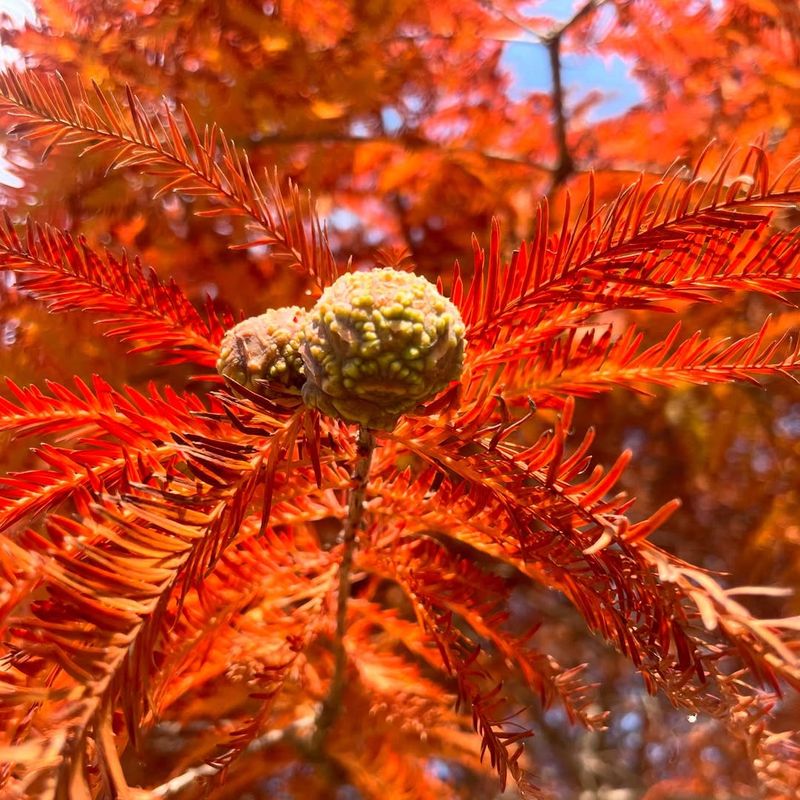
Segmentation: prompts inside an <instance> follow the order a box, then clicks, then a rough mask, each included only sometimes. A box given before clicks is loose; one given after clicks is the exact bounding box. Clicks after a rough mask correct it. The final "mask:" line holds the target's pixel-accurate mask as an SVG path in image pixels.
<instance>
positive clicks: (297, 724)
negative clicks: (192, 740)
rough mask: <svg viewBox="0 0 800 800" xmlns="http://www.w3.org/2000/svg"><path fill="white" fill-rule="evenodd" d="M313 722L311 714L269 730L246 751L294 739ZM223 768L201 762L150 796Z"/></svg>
mask: <svg viewBox="0 0 800 800" xmlns="http://www.w3.org/2000/svg"><path fill="white" fill-rule="evenodd" d="M313 722H314V717H313V716H310V715H309V716H307V717H300V719H296V720H295V721H294V722H292V723H291V724H289V725H287V726H286V727H285V728H276V729H275V730H271V731H267V732H266V733H265V734H263V735H262V736H259V737H258V738H257V739H253V741H252V742H250V744H248V745H247V747H246V748H245V752H246V753H259V752H261V751H262V750H266V749H267V748H269V747H272V746H273V745H276V744H279V743H280V742H282V741H284V740H286V739H293V738H294V737H295V736H296V734H297V733H298V732H302V731H303V730H305V729H306V728H309V727H310V726H311V725H312V724H313ZM222 769H224V765H222V764H199V765H198V766H196V767H190V768H189V769H187V770H186V772H182V773H181V774H180V775H176V776H175V777H174V778H170V779H169V780H168V781H167V782H166V783H162V784H161V786H157V787H156V788H155V789H151V790H150V796H151V797H171V796H172V795H174V794H178V793H179V792H181V791H182V790H183V789H185V788H186V787H187V786H191V784H193V783H194V782H195V781H198V780H201V779H202V778H210V777H212V776H214V775H216V774H217V773H218V772H220V771H221V770H222Z"/></svg>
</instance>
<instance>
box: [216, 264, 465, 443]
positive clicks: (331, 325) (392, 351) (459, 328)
mask: <svg viewBox="0 0 800 800" xmlns="http://www.w3.org/2000/svg"><path fill="white" fill-rule="evenodd" d="M464 348H465V340H464V324H463V322H462V321H461V316H460V314H459V312H458V309H457V308H456V307H455V306H454V305H453V304H452V303H451V302H450V301H449V300H447V299H446V298H445V297H443V296H442V295H441V294H439V292H438V291H437V289H436V287H435V286H433V284H431V283H430V282H429V281H427V280H426V279H425V278H423V277H421V276H418V275H414V274H412V273H408V272H399V271H397V270H394V269H388V268H386V269H376V270H372V271H371V272H353V273H348V274H345V275H343V276H341V277H340V278H339V279H338V280H336V281H335V282H334V283H333V284H332V285H331V286H329V287H328V288H327V289H325V291H324V292H323V294H322V296H321V297H320V298H319V300H318V301H317V304H316V305H315V306H314V308H312V309H311V310H310V311H308V312H304V311H302V310H301V309H299V308H294V307H293V308H287V309H275V310H271V311H268V312H267V313H266V314H262V315H261V316H258V317H251V318H250V319H247V320H245V321H244V322H241V323H239V325H237V326H236V327H235V328H232V329H231V330H230V331H228V333H227V334H226V336H225V338H224V340H223V342H222V347H221V351H220V358H219V361H218V364H217V368H218V370H219V372H220V373H221V374H223V375H226V376H228V377H230V378H232V379H233V380H235V381H237V382H238V383H241V384H243V385H245V386H247V387H248V388H251V389H254V390H256V391H259V390H260V388H263V387H265V386H268V383H264V382H272V383H276V382H278V383H281V384H282V385H283V386H284V387H285V388H287V389H289V390H291V391H300V392H301V393H302V397H303V401H304V402H305V403H306V405H308V406H311V407H313V408H318V409H319V410H320V411H322V412H323V413H325V414H328V415H329V416H332V417H336V418H338V419H341V420H344V421H345V422H350V423H358V424H360V425H363V426H364V427H367V428H372V429H379V430H391V429H392V428H393V427H394V426H395V424H396V423H397V420H398V418H399V417H400V416H401V415H402V414H404V413H407V412H409V411H412V410H413V409H415V408H416V407H417V406H419V404H420V403H422V402H424V401H425V400H427V399H429V398H431V397H433V396H434V395H436V394H437V393H438V392H440V391H441V390H442V389H444V388H445V386H447V385H448V384H449V383H450V382H451V381H454V380H458V378H459V377H460V376H461V371H462V367H463V363H464Z"/></svg>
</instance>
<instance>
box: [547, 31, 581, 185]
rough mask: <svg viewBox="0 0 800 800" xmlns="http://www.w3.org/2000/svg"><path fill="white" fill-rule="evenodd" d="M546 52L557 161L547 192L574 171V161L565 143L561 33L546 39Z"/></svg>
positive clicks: (565, 126)
mask: <svg viewBox="0 0 800 800" xmlns="http://www.w3.org/2000/svg"><path fill="white" fill-rule="evenodd" d="M547 54H548V55H549V57H550V74H551V77H552V81H553V110H554V112H555V117H556V119H555V129H554V131H553V135H554V137H555V140H556V149H557V151H558V161H557V163H556V165H555V168H554V169H553V175H552V182H551V184H550V189H549V191H548V194H550V193H552V192H553V190H554V189H557V188H558V187H559V186H561V184H562V183H564V181H565V180H566V179H567V178H568V177H569V176H570V175H572V173H573V172H574V171H575V162H574V161H573V159H572V153H571V152H570V149H569V144H568V143H567V114H566V111H565V109H564V87H563V84H562V82H561V34H560V33H559V34H558V35H554V36H552V37H551V38H549V39H548V40H547Z"/></svg>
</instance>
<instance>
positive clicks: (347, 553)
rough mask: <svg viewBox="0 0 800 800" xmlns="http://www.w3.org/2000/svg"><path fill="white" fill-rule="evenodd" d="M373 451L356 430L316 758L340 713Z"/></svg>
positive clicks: (314, 742)
mask: <svg viewBox="0 0 800 800" xmlns="http://www.w3.org/2000/svg"><path fill="white" fill-rule="evenodd" d="M374 450H375V435H374V434H373V432H372V431H370V430H368V429H367V428H363V427H362V428H359V431H358V443H357V446H356V463H355V466H354V468H353V486H352V488H351V489H350V503H349V505H348V510H347V519H346V520H345V523H344V529H343V532H342V563H341V564H340V565H339V594H338V598H337V602H336V634H335V636H334V640H333V655H334V667H333V678H331V685H330V688H329V690H328V696H327V697H326V698H325V701H324V702H323V704H322V708H321V709H320V712H319V714H318V715H317V723H316V729H315V731H314V734H313V736H312V737H311V742H310V747H309V750H310V752H311V753H313V754H315V755H317V756H319V755H320V754H321V752H322V747H323V745H324V744H325V738H326V737H327V735H328V731H329V730H330V728H331V726H332V725H333V723H334V722H335V721H336V718H337V716H338V715H339V712H340V710H341V705H342V696H343V695H344V686H345V675H346V671H347V653H346V652H345V647H344V635H345V629H346V627H347V601H348V600H349V598H350V577H351V571H352V568H353V555H354V553H355V549H356V543H357V540H358V529H359V528H360V527H361V521H362V519H363V516H364V499H365V497H366V491H367V478H368V476H369V467H370V464H371V463H372V454H373V452H374Z"/></svg>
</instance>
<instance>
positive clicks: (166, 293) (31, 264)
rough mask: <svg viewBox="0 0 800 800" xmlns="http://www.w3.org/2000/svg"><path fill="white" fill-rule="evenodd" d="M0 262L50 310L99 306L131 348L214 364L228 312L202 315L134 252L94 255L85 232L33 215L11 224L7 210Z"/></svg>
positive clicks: (171, 359) (111, 332)
mask: <svg viewBox="0 0 800 800" xmlns="http://www.w3.org/2000/svg"><path fill="white" fill-rule="evenodd" d="M20 233H21V234H22V235H20ZM2 269H5V270H14V271H15V273H16V274H17V276H18V280H19V285H20V287H21V288H23V289H24V290H26V291H28V292H30V293H31V294H32V295H33V296H34V297H36V298H38V299H40V300H43V301H44V302H45V303H46V304H47V307H48V308H49V309H50V310H51V311H56V312H59V311H91V312H94V313H96V314H100V315H102V318H101V320H100V321H101V322H102V323H103V324H104V325H106V326H110V327H109V328H108V329H107V330H106V332H105V333H106V336H116V337H118V338H120V339H122V341H124V342H133V347H132V348H131V351H130V352H133V353H142V352H148V351H157V352H158V351H160V352H162V353H164V354H165V360H164V363H166V364H176V363H181V362H183V361H188V362H191V363H194V364H198V365H200V366H203V367H206V368H213V367H214V365H215V363H216V360H217V356H218V350H219V341H220V340H221V339H222V335H223V333H224V331H225V329H226V328H227V327H230V325H231V324H232V319H231V318H230V316H228V315H226V316H224V317H223V318H219V317H218V316H217V315H216V314H215V313H214V312H213V310H211V309H209V312H210V313H209V315H208V319H207V320H205V319H203V318H202V317H201V315H200V313H199V312H198V311H197V310H196V309H195V307H194V306H193V305H192V304H191V302H190V301H189V300H188V298H187V297H186V296H185V295H184V293H183V292H182V291H181V289H180V288H179V287H178V285H177V284H176V283H175V282H174V281H171V282H169V283H162V282H161V281H160V280H159V279H158V278H157V276H156V274H155V272H153V271H152V270H150V271H146V270H145V269H143V268H142V266H141V264H140V263H139V260H138V258H135V259H133V261H131V260H130V259H129V258H128V256H127V254H126V253H123V254H122V256H121V258H119V259H118V258H116V257H114V256H113V255H111V254H110V253H108V252H106V254H105V256H104V257H103V256H100V255H98V254H97V253H96V252H94V251H93V250H92V249H91V248H90V247H89V245H88V244H87V243H86V241H85V240H83V239H79V240H78V242H76V241H75V240H74V239H73V238H72V236H70V235H69V234H68V233H65V232H63V231H59V230H56V229H54V228H50V227H46V226H41V225H37V224H36V223H34V222H29V223H28V224H27V226H26V227H25V229H24V230H23V231H21V232H18V231H17V230H16V229H15V228H14V226H13V225H12V224H11V220H10V219H9V217H8V216H7V215H6V216H5V221H4V224H2V225H0V270H2Z"/></svg>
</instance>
